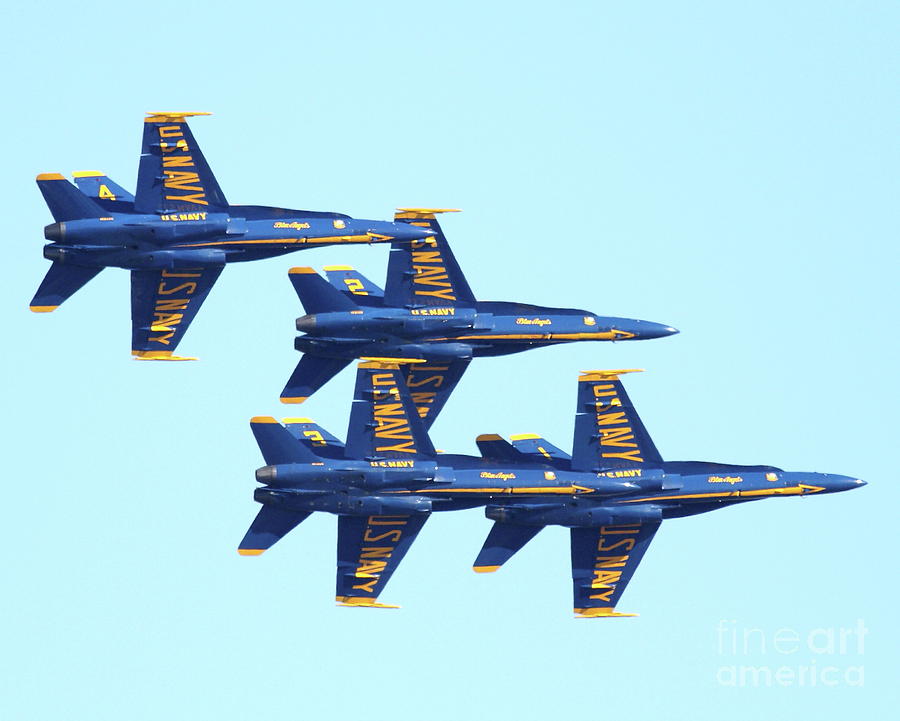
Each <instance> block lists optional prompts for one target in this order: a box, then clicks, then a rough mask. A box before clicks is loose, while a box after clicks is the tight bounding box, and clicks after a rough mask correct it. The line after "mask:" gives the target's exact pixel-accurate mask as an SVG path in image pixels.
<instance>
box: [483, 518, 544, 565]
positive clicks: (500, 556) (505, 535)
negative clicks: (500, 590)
mask: <svg viewBox="0 0 900 721" xmlns="http://www.w3.org/2000/svg"><path fill="white" fill-rule="evenodd" d="M542 528H543V526H520V525H519V524H517V523H500V522H495V523H494V525H493V527H492V528H491V532H490V533H489V534H488V537H487V538H486V539H485V541H484V546H482V547H481V552H480V553H479V554H478V558H476V559H475V563H473V564H472V568H473V569H474V570H475V572H476V573H492V572H493V571H496V570H497V569H499V568H500V566H502V565H503V564H504V563H506V562H507V561H508V560H509V559H510V558H512V557H513V556H514V555H515V554H516V552H518V551H519V550H521V549H522V548H523V547H524V546H525V544H526V543H528V542H529V541H530V540H531V539H532V538H534V537H535V536H536V535H537V534H538V531H540V530H541V529H542Z"/></svg>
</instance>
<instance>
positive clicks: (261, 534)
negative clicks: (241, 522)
mask: <svg viewBox="0 0 900 721" xmlns="http://www.w3.org/2000/svg"><path fill="white" fill-rule="evenodd" d="M307 516H309V513H305V512H298V511H286V510H284V509H281V508H275V507H273V506H263V507H262V508H260V509H259V513H258V514H257V515H256V518H255V519H253V523H251V524H250V528H249V529H247V533H246V534H245V535H244V540H242V541H241V545H240V546H238V553H240V554H241V555H242V556H258V555H260V554H261V553H262V552H263V551H266V550H268V549H269V548H271V547H272V546H274V545H275V543H277V542H278V541H280V540H281V539H282V538H284V537H285V536H286V535H287V534H288V533H290V532H291V531H293V530H294V529H295V528H296V527H297V526H298V525H300V523H301V522H303V521H304V520H305V519H306V518H307Z"/></svg>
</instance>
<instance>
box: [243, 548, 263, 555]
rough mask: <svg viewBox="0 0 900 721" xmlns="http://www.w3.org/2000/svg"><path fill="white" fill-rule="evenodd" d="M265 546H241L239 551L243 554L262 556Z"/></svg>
mask: <svg viewBox="0 0 900 721" xmlns="http://www.w3.org/2000/svg"><path fill="white" fill-rule="evenodd" d="M265 550H266V549H265V548H239V549H238V553H239V554H241V555H242V556H261V555H262V553H263V551H265Z"/></svg>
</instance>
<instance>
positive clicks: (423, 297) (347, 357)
mask: <svg viewBox="0 0 900 721" xmlns="http://www.w3.org/2000/svg"><path fill="white" fill-rule="evenodd" d="M444 212H450V211H448V210H438V209H427V208H401V209H399V211H398V213H397V214H396V215H395V216H394V220H396V221H399V222H402V223H406V224H408V225H409V226H410V227H413V228H420V229H422V230H428V231H431V235H430V236H429V237H427V238H422V239H419V240H414V241H412V242H411V243H393V244H392V245H391V254H390V259H389V261H388V270H387V280H386V282H385V288H384V290H381V288H379V287H378V286H376V285H375V284H374V283H372V282H371V281H369V280H368V279H366V278H364V277H363V276H362V275H360V274H359V273H357V272H356V271H355V270H354V269H352V268H348V267H341V266H338V267H336V266H332V267H330V268H328V267H327V268H326V269H325V270H326V272H327V280H326V279H325V278H322V277H321V276H320V275H318V274H317V273H316V272H315V271H314V270H313V269H312V268H292V269H291V271H290V278H291V282H292V283H293V285H294V289H295V290H296V292H297V295H298V296H299V297H300V302H301V303H302V304H303V307H304V309H305V310H306V313H307V314H306V315H305V316H303V317H302V318H298V319H297V330H299V331H302V332H303V333H304V335H301V336H299V337H298V338H297V339H296V340H295V342H294V346H295V347H296V349H297V350H299V351H302V352H303V354H304V355H303V356H302V357H301V358H300V362H299V363H298V364H297V367H296V369H295V370H294V373H293V375H292V376H291V377H290V379H289V380H288V382H287V385H286V386H285V388H284V390H283V391H282V393H281V400H282V402H284V403H302V402H303V401H304V400H306V398H308V397H309V396H311V395H312V394H313V393H314V392H315V391H316V390H318V389H319V388H321V387H322V386H323V385H324V384H325V383H327V382H328V381H329V380H330V379H331V378H333V377H334V376H335V375H336V374H337V373H339V372H340V371H341V370H342V369H344V368H345V367H346V366H347V365H348V364H350V363H351V362H352V361H353V360H354V359H355V358H366V357H374V358H403V359H406V360H412V361H418V362H417V363H414V364H412V365H410V366H409V370H408V371H407V379H406V380H407V383H408V385H409V387H410V388H411V389H413V397H414V399H415V402H416V407H417V408H418V411H419V413H420V414H421V416H422V418H424V419H425V427H426V428H429V427H430V426H431V424H432V423H434V420H435V418H437V415H438V413H439V412H440V410H441V408H443V406H444V404H445V403H446V402H447V399H448V397H449V396H450V393H451V392H452V391H453V389H454V388H455V387H456V384H457V383H458V382H459V380H460V378H461V377H462V375H463V373H464V372H465V370H466V368H467V367H468V365H469V362H470V361H471V360H472V358H477V357H482V356H499V355H508V354H510V353H519V352H521V351H524V350H528V349H530V348H540V347H543V346H549V345H559V344H560V343H571V342H573V341H622V340H646V339H649V338H661V337H663V336H667V335H672V334H673V333H677V332H678V331H677V330H675V329H674V328H672V327H671V326H667V325H662V324H660V323H651V322H650V321H646V320H632V319H630V318H610V317H606V316H599V315H596V314H595V313H591V312H590V311H587V310H578V309H574V308H548V307H544V306H536V305H528V304H525V303H507V302H497V301H483V300H477V299H476V298H475V295H474V293H472V290H471V288H469V284H468V282H466V279H465V277H464V276H463V273H462V271H461V270H460V268H459V264H458V263H457V262H456V258H455V257H454V256H453V252H452V251H451V250H450V245H449V244H448V243H447V240H446V238H445V237H444V234H443V232H442V230H441V227H440V225H439V224H438V221H437V218H436V215H437V214H438V213H444Z"/></svg>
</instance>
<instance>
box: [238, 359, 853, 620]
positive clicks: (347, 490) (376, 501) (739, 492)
mask: <svg viewBox="0 0 900 721" xmlns="http://www.w3.org/2000/svg"><path fill="white" fill-rule="evenodd" d="M627 372H629V371H590V372H587V373H583V374H582V375H581V376H580V377H579V379H578V404H577V414H576V416H575V436H574V440H573V446H572V454H571V456H569V455H568V454H565V453H563V452H562V451H560V450H559V449H558V448H555V447H554V446H552V445H550V444H549V443H547V442H546V441H545V440H544V439H542V438H539V437H537V436H531V435H530V436H527V437H520V438H519V439H517V442H516V443H514V444H511V443H508V442H507V441H505V440H504V439H502V438H501V437H500V436H497V435H482V436H479V437H478V440H477V443H478V448H479V450H480V451H481V457H474V456H462V455H451V454H438V453H437V452H436V451H435V449H434V446H433V445H432V444H431V440H430V439H429V437H428V434H427V432H426V431H425V428H424V426H423V424H422V419H421V418H420V417H419V414H418V412H417V410H416V408H415V404H414V403H413V399H412V397H411V395H410V391H409V389H408V388H407V387H406V384H405V383H404V379H403V375H404V374H403V373H402V372H401V370H400V364H389V363H385V362H374V361H370V362H364V363H361V364H360V366H359V370H358V373H357V377H356V391H355V396H354V399H353V406H352V410H351V412H350V424H349V428H348V430H347V444H346V446H343V445H342V444H341V443H340V441H338V440H337V439H336V438H335V437H334V436H332V435H330V434H329V433H327V432H326V431H324V429H321V428H319V427H318V426H316V425H315V424H314V423H312V422H311V421H310V420H309V419H306V418H303V419H291V420H289V421H286V425H284V426H282V425H281V424H279V423H278V422H277V421H276V420H275V419H274V418H269V417H259V418H254V419H253V420H252V421H251V423H250V425H251V428H252V430H253V433H254V435H255V436H256V441H257V443H258V444H259V447H260V450H261V451H262V454H263V457H264V459H265V462H266V465H265V466H264V467H262V468H260V469H258V470H257V471H256V480H257V481H258V482H259V483H260V484H262V485H261V487H259V488H257V489H256V492H255V494H254V499H255V500H256V501H257V502H259V503H261V504H262V509H261V510H260V511H259V513H258V515H257V516H256V519H255V520H254V521H253V523H252V525H251V526H250V529H249V530H248V531H247V533H246V535H245V536H244V539H243V540H242V541H241V543H240V546H239V549H238V550H239V553H241V554H242V555H247V556H256V555H259V554H261V553H263V552H264V551H265V550H266V549H268V548H270V547H271V546H272V545H273V544H275V543H276V542H277V541H278V540H279V539H280V538H282V537H283V536H285V535H286V534H287V533H289V532H290V531H291V530H292V529H293V528H295V527H296V526H297V525H298V524H300V523H301V522H302V521H303V520H304V519H306V518H307V517H308V516H309V515H310V514H311V513H313V512H314V511H324V512H327V513H333V514H335V515H337V516H338V561H337V601H338V603H339V604H342V605H350V606H384V605H385V604H382V603H380V602H379V601H378V596H379V594H380V593H381V591H382V589H383V588H384V586H385V584H386V583H387V582H388V579H389V578H390V577H391V574H393V573H394V571H395V570H396V569H397V566H398V565H399V563H400V561H401V560H402V559H403V557H404V555H405V554H406V552H407V551H408V550H409V548H410V546H411V545H412V543H413V541H414V540H415V539H416V536H417V535H418V533H419V531H420V530H421V529H422V527H423V526H424V525H425V522H426V521H427V520H428V519H429V518H430V516H431V513H432V512H436V511H454V510H460V509H465V508H474V507H477V506H484V507H485V515H486V516H487V517H488V518H489V519H491V520H493V521H494V525H493V527H492V528H491V531H490V533H489V534H488V537H487V540H486V541H485V543H484V546H483V548H482V549H481V552H480V553H479V554H478V557H477V559H476V560H475V563H474V570H475V571H477V572H481V573H487V572H492V571H496V570H498V569H499V568H500V567H501V566H503V564H505V563H506V562H507V561H508V560H509V559H510V558H511V557H512V556H513V555H514V554H515V553H516V552H517V551H519V550H520V549H521V548H522V547H523V546H525V544H527V543H528V542H529V541H530V540H531V539H532V538H534V537H535V536H536V535H537V533H538V532H539V531H540V530H541V529H542V528H544V527H545V526H563V527H564V528H568V529H569V535H570V543H571V556H572V586H573V595H574V609H575V613H576V614H577V615H579V616H584V617H595V616H596V617H603V616H626V615H631V614H623V613H620V612H618V611H617V610H616V604H617V603H618V601H619V598H620V597H621V596H622V593H623V592H624V591H625V587H626V585H627V584H628V582H629V580H630V579H631V577H632V576H633V575H634V572H635V570H636V569H637V567H638V564H639V563H640V562H641V559H642V558H643V556H644V553H645V552H646V551H647V549H648V547H649V546H650V543H651V541H652V540H653V538H654V536H655V535H656V532H657V530H658V529H659V526H660V524H661V522H662V521H663V520H664V519H669V518H679V517H682V516H692V515H695V514H698V513H705V512H707V511H713V510H717V509H719V508H727V507H728V506H731V505H734V504H737V503H747V502H749V501H758V500H761V499H765V498H784V497H788V498H791V497H803V496H809V495H818V494H823V493H831V492H837V491H845V490H850V489H853V488H858V487H860V486H862V485H864V483H863V481H860V480H858V479H855V478H850V477H847V476H838V475H834V474H826V473H795V472H785V471H782V470H781V469H780V468H775V467H773V466H743V465H741V466H738V465H731V464H723V463H705V462H698V461H664V460H663V459H662V457H661V456H660V454H659V451H657V449H656V446H655V445H654V444H653V441H652V440H651V439H650V435H649V434H648V433H647V429H646V428H645V427H644V424H643V423H642V422H641V419H640V417H639V416H638V414H637V411H636V410H635V408H634V406H633V405H632V403H631V400H630V399H629V397H628V394H627V393H626V392H625V389H624V387H623V386H622V383H621V381H620V380H619V375H621V374H622V373H627Z"/></svg>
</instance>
